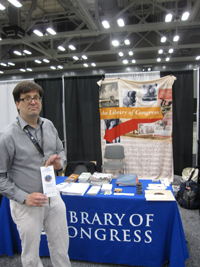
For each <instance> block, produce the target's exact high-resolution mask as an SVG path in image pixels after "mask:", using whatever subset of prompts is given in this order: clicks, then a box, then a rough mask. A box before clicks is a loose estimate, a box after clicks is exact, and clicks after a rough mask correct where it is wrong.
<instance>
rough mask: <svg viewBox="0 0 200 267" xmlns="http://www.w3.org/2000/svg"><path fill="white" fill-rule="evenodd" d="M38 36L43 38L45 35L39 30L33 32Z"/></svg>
mask: <svg viewBox="0 0 200 267" xmlns="http://www.w3.org/2000/svg"><path fill="white" fill-rule="evenodd" d="M33 32H34V33H35V34H36V35H37V36H40V37H41V36H43V33H42V32H41V31H39V30H34V31H33Z"/></svg>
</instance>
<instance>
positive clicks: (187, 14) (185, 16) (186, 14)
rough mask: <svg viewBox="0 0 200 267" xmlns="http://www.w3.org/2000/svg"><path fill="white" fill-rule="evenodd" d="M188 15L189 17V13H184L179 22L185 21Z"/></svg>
mask: <svg viewBox="0 0 200 267" xmlns="http://www.w3.org/2000/svg"><path fill="white" fill-rule="evenodd" d="M189 15H190V13H189V12H184V13H183V15H182V17H181V20H183V21H185V20H187V19H188V18H189Z"/></svg>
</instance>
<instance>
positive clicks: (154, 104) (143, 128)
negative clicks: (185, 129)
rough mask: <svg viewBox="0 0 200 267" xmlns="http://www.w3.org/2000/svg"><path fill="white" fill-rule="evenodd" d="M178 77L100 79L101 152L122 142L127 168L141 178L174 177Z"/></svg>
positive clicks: (127, 171)
mask: <svg viewBox="0 0 200 267" xmlns="http://www.w3.org/2000/svg"><path fill="white" fill-rule="evenodd" d="M175 79H176V77H174V76H172V75H170V76H165V77H163V78H159V79H156V80H150V81H149V80H148V81H140V82H138V81H130V80H125V79H116V78H112V79H105V80H101V81H99V82H98V85H99V86H100V96H99V107H100V118H101V142H102V155H104V150H105V146H106V145H112V144H113V143H115V144H116V143H119V144H121V145H123V146H124V149H125V156H126V158H125V162H126V167H125V172H126V173H129V174H133V173H136V174H137V175H138V178H139V179H161V178H168V179H169V180H170V181H172V180H173V156H172V155H173V153H172V85H173V83H174V80H175ZM103 161H104V158H103Z"/></svg>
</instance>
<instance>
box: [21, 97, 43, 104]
mask: <svg viewBox="0 0 200 267" xmlns="http://www.w3.org/2000/svg"><path fill="white" fill-rule="evenodd" d="M32 100H34V101H35V103H38V102H41V101H42V97H39V96H35V97H30V96H26V97H24V98H20V99H18V102H20V101H24V103H26V104H30V103H31V102H32Z"/></svg>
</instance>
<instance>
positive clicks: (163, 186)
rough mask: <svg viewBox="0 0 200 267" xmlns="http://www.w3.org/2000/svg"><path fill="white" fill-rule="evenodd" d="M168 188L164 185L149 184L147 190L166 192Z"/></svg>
mask: <svg viewBox="0 0 200 267" xmlns="http://www.w3.org/2000/svg"><path fill="white" fill-rule="evenodd" d="M166 188H167V187H166V186H165V185H163V184H148V187H147V189H150V190H155V189H160V190H165V189H166Z"/></svg>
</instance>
